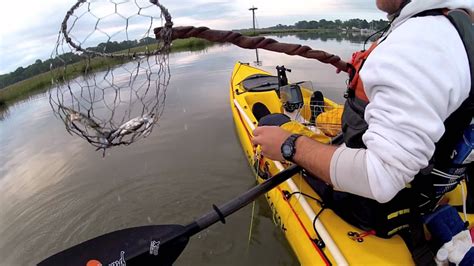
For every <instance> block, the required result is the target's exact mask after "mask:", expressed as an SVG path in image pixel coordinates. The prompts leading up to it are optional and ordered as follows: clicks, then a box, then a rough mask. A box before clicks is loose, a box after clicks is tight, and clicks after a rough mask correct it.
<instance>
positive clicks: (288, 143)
mask: <svg viewBox="0 0 474 266" xmlns="http://www.w3.org/2000/svg"><path fill="white" fill-rule="evenodd" d="M299 137H301V135H300V134H292V135H291V136H289V137H288V138H287V139H286V140H285V141H284V142H283V144H281V155H283V158H285V160H287V161H290V162H293V156H295V153H296V145H295V142H296V140H297V139H298V138H299Z"/></svg>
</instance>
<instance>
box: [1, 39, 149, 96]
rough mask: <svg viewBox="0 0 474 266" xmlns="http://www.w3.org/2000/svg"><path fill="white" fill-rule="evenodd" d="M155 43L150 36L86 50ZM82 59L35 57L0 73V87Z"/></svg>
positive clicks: (67, 55) (72, 55)
mask: <svg viewBox="0 0 474 266" xmlns="http://www.w3.org/2000/svg"><path fill="white" fill-rule="evenodd" d="M153 43H156V40H155V39H154V38H151V37H146V38H143V39H140V40H138V41H137V40H133V41H123V42H107V43H100V44H99V45H97V46H95V47H89V48H87V49H88V50H93V51H96V52H103V53H114V52H118V51H123V50H126V49H130V48H134V47H138V46H142V45H147V44H153ZM82 59H84V57H83V56H81V55H80V54H76V53H72V52H69V53H64V54H61V55H60V56H57V57H55V58H50V59H48V60H45V61H42V60H41V59H37V60H36V61H35V63H33V64H31V65H29V66H27V67H19V68H17V69H16V70H15V71H13V72H10V73H8V74H3V75H0V89H3V88H5V87H7V86H9V85H11V84H14V83H16V82H19V81H22V80H25V79H28V78H31V77H33V76H36V75H38V74H42V73H45V72H48V71H49V70H51V69H54V68H58V67H60V66H64V65H65V64H73V63H76V62H79V61H81V60H82Z"/></svg>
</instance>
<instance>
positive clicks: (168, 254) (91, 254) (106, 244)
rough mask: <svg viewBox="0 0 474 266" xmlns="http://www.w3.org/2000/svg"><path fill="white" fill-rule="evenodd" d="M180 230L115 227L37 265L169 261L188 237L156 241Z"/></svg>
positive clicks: (96, 265) (176, 227) (173, 227)
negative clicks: (120, 228)
mask: <svg viewBox="0 0 474 266" xmlns="http://www.w3.org/2000/svg"><path fill="white" fill-rule="evenodd" d="M183 230H184V227H183V226H181V225H151V226H140V227H134V228H127V229H123V230H119V231H114V232H111V233H108V234H105V235H102V236H99V237H96V238H93V239H91V240H88V241H86V242H83V243H81V244H79V245H76V246H74V247H71V248H69V249H66V250H64V251H62V252H60V253H58V254H56V255H53V256H51V257H49V258H47V259H45V260H43V261H42V262H40V263H39V264H38V265H39V266H50V265H70V266H75V265H77V266H100V265H104V266H105V265H121V266H122V265H171V264H172V263H173V262H174V261H175V260H176V259H177V258H178V256H179V255H180V254H181V252H182V251H183V249H184V248H185V247H186V244H187V243H188V240H189V238H187V237H181V238H177V239H173V240H172V241H168V242H167V243H164V244H162V243H161V242H158V241H161V239H163V238H164V237H165V236H166V238H167V239H169V236H172V235H178V234H180V233H181V232H182V231H183ZM150 253H152V254H150ZM153 253H154V254H153Z"/></svg>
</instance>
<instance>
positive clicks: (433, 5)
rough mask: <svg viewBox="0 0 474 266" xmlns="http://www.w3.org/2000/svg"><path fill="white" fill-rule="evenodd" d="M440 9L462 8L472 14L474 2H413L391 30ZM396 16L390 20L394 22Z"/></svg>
mask: <svg viewBox="0 0 474 266" xmlns="http://www.w3.org/2000/svg"><path fill="white" fill-rule="evenodd" d="M438 8H448V9H456V8H462V9H467V10H469V11H471V12H472V11H473V10H474V0H429V1H428V0H411V1H410V2H409V3H408V4H407V5H405V7H404V8H403V9H402V10H401V12H400V13H399V15H398V17H396V18H395V19H394V20H393V22H392V27H391V30H393V29H395V28H396V27H398V26H400V25H401V24H402V23H403V22H405V21H406V20H408V19H409V18H411V17H412V16H414V15H416V14H418V13H420V12H423V11H426V10H431V9H438ZM394 16H395V15H393V14H392V15H388V18H389V20H392V19H393V18H394Z"/></svg>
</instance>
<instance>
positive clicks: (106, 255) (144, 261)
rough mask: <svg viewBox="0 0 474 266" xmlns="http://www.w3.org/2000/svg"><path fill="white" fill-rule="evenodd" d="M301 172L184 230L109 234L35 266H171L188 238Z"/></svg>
mask: <svg viewBox="0 0 474 266" xmlns="http://www.w3.org/2000/svg"><path fill="white" fill-rule="evenodd" d="M300 171H301V167H299V166H297V165H292V166H290V167H288V168H286V169H285V170H283V171H281V172H280V173H278V174H276V175H275V176H274V177H272V178H269V179H267V180H266V181H264V182H263V183H261V184H259V185H257V186H255V187H253V188H251V189H250V190H248V191H246V192H244V193H242V194H241V195H240V196H238V197H236V198H234V199H232V200H230V201H228V202H226V203H224V204H222V205H220V206H216V205H213V206H212V208H213V209H212V210H211V211H209V212H208V213H206V214H204V215H203V216H201V217H200V218H197V219H196V220H194V221H192V222H191V223H189V224H187V225H185V226H183V225H177V224H167V225H148V226H139V227H133V228H127V229H122V230H118V231H114V232H110V233H107V234H105V235H101V236H98V237H96V238H93V239H91V240H88V241H85V242H83V243H81V244H78V245H75V246H73V247H70V248H68V249H66V250H64V251H61V252H59V253H57V254H55V255H52V256H51V257H49V258H46V259H45V260H43V261H41V262H40V263H39V264H38V266H52V265H69V266H75V265H77V266H84V265H86V266H100V265H113V266H124V265H171V264H173V262H174V261H175V260H176V259H177V258H178V257H179V255H180V254H181V253H182V252H183V250H184V249H185V247H186V245H187V243H188V241H189V238H190V237H191V236H193V235H195V234H197V233H199V232H201V231H202V230H204V229H206V228H208V227H209V226H211V225H213V224H215V223H217V222H219V221H220V222H222V223H224V224H225V222H226V220H225V218H226V217H227V216H229V215H231V214H232V213H234V212H236V211H238V210H240V209H241V208H243V207H245V206H247V205H248V204H249V203H250V202H252V201H254V200H255V199H257V198H258V197H259V196H261V195H263V194H265V193H267V192H268V191H270V190H271V189H273V188H275V187H276V186H278V185H280V184H281V183H283V182H285V181H286V180H287V179H289V178H290V177H292V176H293V175H295V174H297V173H298V172H300Z"/></svg>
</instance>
